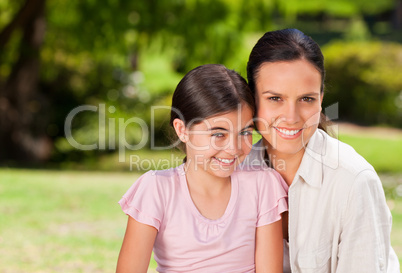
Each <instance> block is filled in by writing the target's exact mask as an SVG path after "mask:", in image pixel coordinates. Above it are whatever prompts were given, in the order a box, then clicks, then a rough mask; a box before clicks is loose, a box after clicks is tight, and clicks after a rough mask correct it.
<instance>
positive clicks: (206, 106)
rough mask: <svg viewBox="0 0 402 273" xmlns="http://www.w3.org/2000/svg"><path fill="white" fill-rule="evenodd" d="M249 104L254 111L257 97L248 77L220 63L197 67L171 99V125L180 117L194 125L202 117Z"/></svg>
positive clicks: (188, 74) (181, 83) (178, 86)
mask: <svg viewBox="0 0 402 273" xmlns="http://www.w3.org/2000/svg"><path fill="white" fill-rule="evenodd" d="M241 104H242V105H247V106H248V107H249V108H250V109H251V111H252V112H253V115H254V113H255V102H254V97H253V95H252V93H251V91H250V89H249V87H248V85H247V82H246V80H245V79H244V78H243V77H242V76H240V75H239V74H238V73H237V72H235V71H233V70H230V69H227V68H226V67H225V66H223V65H220V64H206V65H202V66H198V67H196V68H194V69H193V70H191V71H190V72H188V73H187V74H186V75H185V76H184V77H183V79H182V80H181V81H180V82H179V84H178V85H177V87H176V90H175V91H174V94H173V98H172V110H171V112H170V125H171V126H173V121H174V120H175V119H176V118H178V119H181V120H182V121H183V122H184V124H185V125H186V126H187V125H190V124H191V125H194V124H197V123H200V122H201V121H202V120H203V119H206V118H209V117H212V116H215V115H218V114H223V113H228V112H231V111H233V110H238V109H239V108H238V107H239V105H241Z"/></svg>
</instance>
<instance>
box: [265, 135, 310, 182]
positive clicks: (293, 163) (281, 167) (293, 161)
mask: <svg viewBox="0 0 402 273" xmlns="http://www.w3.org/2000/svg"><path fill="white" fill-rule="evenodd" d="M264 144H265V147H266V156H268V158H269V162H270V164H271V167H273V168H274V169H275V170H276V171H277V172H279V174H280V175H281V176H282V177H283V179H284V180H285V182H286V183H287V184H288V185H289V186H290V185H291V184H292V182H293V179H294V177H295V175H296V172H297V170H298V169H299V167H300V164H301V161H302V159H303V155H304V151H305V150H304V148H303V149H301V150H300V151H298V152H297V153H295V154H287V153H281V152H280V151H278V150H277V149H273V148H272V147H271V146H270V145H269V144H268V143H265V142H264Z"/></svg>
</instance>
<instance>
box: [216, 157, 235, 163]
mask: <svg viewBox="0 0 402 273" xmlns="http://www.w3.org/2000/svg"><path fill="white" fill-rule="evenodd" d="M215 159H217V160H218V161H220V162H222V163H226V164H230V163H232V162H233V161H235V159H234V158H233V159H225V158H217V157H215Z"/></svg>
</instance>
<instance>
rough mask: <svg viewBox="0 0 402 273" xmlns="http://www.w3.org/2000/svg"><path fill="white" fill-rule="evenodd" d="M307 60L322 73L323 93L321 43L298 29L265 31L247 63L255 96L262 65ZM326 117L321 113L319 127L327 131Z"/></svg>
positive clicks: (250, 83) (323, 75) (323, 78)
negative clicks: (256, 82)
mask: <svg viewBox="0 0 402 273" xmlns="http://www.w3.org/2000/svg"><path fill="white" fill-rule="evenodd" d="M301 59H304V60H307V61H308V62H310V63H311V64H312V65H313V66H314V67H315V68H316V69H317V70H318V72H319V73H320V74H321V93H323V92H324V81H325V68H324V56H323V55H322V52H321V49H320V47H319V45H318V44H317V43H316V42H315V41H314V40H313V39H312V38H311V37H309V36H307V35H305V34H304V33H303V32H301V31H300V30H297V29H283V30H276V31H270V32H267V33H265V34H264V35H263V36H262V37H261V38H260V39H259V40H258V42H257V43H256V44H255V46H254V48H253V49H252V50H251V53H250V56H249V60H248V63H247V79H248V84H249V86H250V90H251V92H252V95H253V97H255V92H256V90H255V80H256V78H257V76H258V73H259V70H260V68H261V65H262V64H264V63H267V62H269V63H274V62H283V61H296V60H301ZM326 120H327V119H326V117H325V116H324V115H323V114H322V113H321V119H320V124H319V125H318V128H320V129H323V130H324V131H327V128H326V127H327V126H326V124H325V123H326V122H327V121H326Z"/></svg>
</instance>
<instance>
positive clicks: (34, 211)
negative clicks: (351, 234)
mask: <svg viewBox="0 0 402 273" xmlns="http://www.w3.org/2000/svg"><path fill="white" fill-rule="evenodd" d="M138 176H139V173H131V172H130V173H128V172H125V173H113V172H77V171H75V172H74V171H46V170H19V169H0V181H1V182H0V197H1V198H0V217H1V218H0V245H1V247H0V257H1V263H0V272H5V273H7V272H10V273H11V272H24V273H25V272H30V273H36V272H38V273H39V272H41V273H47V272H49V273H50V272H69V273H74V272H85V273H88V272H114V270H115V266H116V261H117V257H118V253H119V250H120V246H121V243H122V239H123V236H124V231H125V225H126V221H127V217H126V216H125V215H124V213H123V212H122V211H121V210H120V207H119V205H118V204H117V202H118V200H119V199H120V197H121V196H122V195H123V194H124V193H125V191H126V190H127V189H128V187H129V186H130V185H131V184H132V183H133V182H134V181H135V180H136V178H138ZM398 179H401V177H399V178H398ZM388 202H389V205H390V207H391V208H392V214H393V217H394V218H393V219H394V223H393V231H392V243H393V247H394V249H395V251H397V254H398V256H399V257H402V198H396V199H395V200H388ZM155 267H156V264H155V262H154V261H153V260H152V261H151V265H150V268H155Z"/></svg>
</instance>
